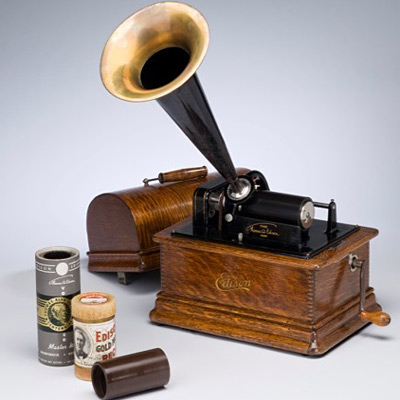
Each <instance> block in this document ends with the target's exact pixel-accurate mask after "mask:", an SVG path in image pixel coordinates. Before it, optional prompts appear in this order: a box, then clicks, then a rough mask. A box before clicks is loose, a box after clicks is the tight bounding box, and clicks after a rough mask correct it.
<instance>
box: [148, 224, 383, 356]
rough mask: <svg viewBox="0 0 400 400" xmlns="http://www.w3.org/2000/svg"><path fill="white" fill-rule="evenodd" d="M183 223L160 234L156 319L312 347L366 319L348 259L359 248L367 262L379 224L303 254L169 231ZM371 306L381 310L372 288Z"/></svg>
mask: <svg viewBox="0 0 400 400" xmlns="http://www.w3.org/2000/svg"><path fill="white" fill-rule="evenodd" d="M185 223H187V221H182V222H180V223H179V224H177V225H175V226H173V227H170V228H167V229H165V230H164V231H162V232H159V233H158V234H156V235H155V240H156V241H157V242H159V243H160V245H161V286H162V287H161V292H160V293H159V294H158V296H157V301H156V306H155V309H154V310H153V311H152V312H151V314H150V318H151V320H152V321H153V322H156V323H160V324H166V325H172V326H177V327H181V328H186V329H190V330H195V331H201V332H208V333H212V334H215V335H219V336H224V337H229V338H234V339H238V340H243V341H248V342H252V343H257V344H261V345H264V346H272V347H277V348H280V349H284V350H290V351H294V352H299V353H303V354H309V355H320V354H323V353H325V352H327V351H328V350H329V349H331V348H332V347H333V346H335V345H336V344H338V343H339V342H341V341H342V340H344V339H345V338H346V337H348V336H349V335H351V334H352V333H354V332H356V331H357V330H358V329H360V328H362V327H363V326H365V325H366V323H367V322H368V321H363V320H361V318H360V317H359V311H360V310H359V302H360V286H359V271H354V272H352V271H351V269H350V265H349V261H348V260H349V254H350V253H352V254H356V255H357V256H358V257H359V258H360V259H363V260H365V262H366V266H367V269H368V268H369V265H368V263H369V241H370V240H371V239H372V238H373V237H375V236H376V235H377V234H378V231H377V230H376V229H371V228H364V227H361V228H360V229H359V231H357V232H355V233H353V234H352V235H350V236H349V237H347V238H346V239H345V240H344V241H343V242H341V243H340V244H339V245H338V246H336V247H335V248H332V249H328V250H325V251H324V252H322V253H320V254H318V255H316V256H315V257H313V258H312V259H309V260H305V259H300V258H295V257H290V256H284V255H279V254H272V253H268V252H263V251H255V250H249V249H246V248H238V247H234V246H227V245H222V244H217V243H211V242H205V241H201V240H195V239H191V238H183V237H177V236H174V235H171V232H173V231H174V230H175V229H178V227H179V226H181V225H183V224H185ZM367 274H368V273H367ZM367 276H368V275H367ZM366 309H367V310H368V311H379V310H380V307H379V306H378V305H377V303H376V300H375V295H374V293H373V289H372V288H368V290H367V296H366Z"/></svg>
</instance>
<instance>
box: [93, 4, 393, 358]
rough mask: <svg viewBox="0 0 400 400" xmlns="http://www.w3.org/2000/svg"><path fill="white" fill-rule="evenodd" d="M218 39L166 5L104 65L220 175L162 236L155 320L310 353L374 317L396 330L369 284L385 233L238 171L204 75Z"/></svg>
mask: <svg viewBox="0 0 400 400" xmlns="http://www.w3.org/2000/svg"><path fill="white" fill-rule="evenodd" d="M208 42H209V31H208V25H207V22H206V20H205V19H204V17H203V16H202V15H201V14H200V13H199V12H198V11H197V10H195V9H194V8H192V7H190V6H188V5H186V4H182V3H175V2H165V3H157V4H154V5H151V6H148V7H146V8H144V9H142V10H140V11H138V12H136V13H135V14H133V15H132V16H130V17H128V18H127V19H126V20H125V21H124V22H123V23H122V24H121V25H120V26H119V27H118V28H117V29H116V30H115V31H114V32H113V34H112V35H111V37H110V38H109V39H108V41H107V43H106V46H105V48H104V51H103V55H102V59H101V78H102V81H103V83H104V85H105V87H106V88H107V89H108V91H109V92H110V93H112V94H113V95H115V96H117V97H119V98H121V99H123V100H127V101H132V102H140V101H146V100H157V101H158V103H159V104H160V105H161V106H162V107H163V108H164V110H165V111H166V112H167V113H168V114H169V115H170V116H171V118H172V119H173V120H174V121H175V122H176V123H177V125H178V126H179V127H180V128H181V129H182V131H183V132H184V133H185V134H186V136H187V137H188V138H189V139H190V140H191V141H192V142H193V144H194V145H195V146H196V147H197V149H198V150H200V152H201V153H202V154H203V155H204V156H205V157H206V158H207V160H208V161H209V162H210V163H211V164H212V165H213V166H214V167H215V169H216V170H217V171H218V172H219V174H220V175H221V176H220V177H219V178H217V179H213V180H209V181H207V182H205V183H203V184H201V185H200V186H199V187H198V188H197V189H196V190H195V192H194V194H193V215H192V217H191V218H189V219H187V220H185V221H183V222H180V223H178V224H177V225H174V226H173V227H170V228H168V229H166V230H164V231H162V232H160V233H158V234H156V235H155V240H156V241H157V242H158V243H159V244H160V246H161V269H162V291H161V292H160V293H159V294H158V299H157V302H156V307H155V309H154V310H153V311H152V313H151V319H152V320H153V321H154V322H158V323H161V324H168V325H173V326H178V327H182V328H187V329H191V330H198V331H203V332H208V333H213V334H217V335H220V336H226V337H231V338H237V339H240V340H244V341H249V342H254V343H259V344H262V345H268V346H274V347H279V348H283V349H287V350H292V351H297V352H301V353H306V354H322V353H323V352H325V351H327V350H329V349H330V348H331V347H333V346H334V345H335V344H337V343H339V342H340V341H341V340H343V339H344V338H345V337H347V336H349V335H350V334H352V333H353V332H355V331H356V330H358V329H360V328H361V327H362V326H364V325H365V324H366V323H367V322H374V323H377V324H378V325H387V323H389V320H390V319H389V316H388V315H387V314H385V313H383V312H381V311H380V307H379V306H378V305H377V303H376V301H375V296H374V293H373V289H372V288H370V287H368V284H367V283H368V267H369V266H368V260H369V241H370V240H371V239H372V238H373V237H374V236H376V235H377V231H376V230H374V229H371V228H364V227H359V226H357V225H350V224H344V223H340V222H338V221H337V205H336V203H335V202H334V200H331V201H330V202H328V203H322V202H315V201H313V200H312V199H311V198H310V197H308V196H298V195H292V194H285V193H279V192H275V191H272V190H271V189H270V188H269V185H268V183H267V180H266V178H265V177H264V175H263V174H262V173H260V172H258V171H250V172H247V173H244V174H243V175H239V176H238V175H237V172H236V170H235V167H234V165H233V163H232V160H231V157H230V155H229V152H228V150H227V147H226V145H225V142H224V139H223V138H222V135H221V133H220V130H219V128H218V126H217V123H216V121H215V119H214V117H213V114H212V112H211V109H210V107H209V105H208V102H207V100H206V97H205V95H204V93H203V90H202V88H201V85H200V83H199V80H198V78H197V76H196V71H197V69H198V67H199V65H200V64H201V62H202V60H203V58H204V56H205V53H206V51H207V47H208ZM282 150H283V149H282ZM316 207H320V208H325V209H327V219H326V220H319V219H316V218H315V216H314V210H315V208H316Z"/></svg>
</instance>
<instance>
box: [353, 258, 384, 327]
mask: <svg viewBox="0 0 400 400" xmlns="http://www.w3.org/2000/svg"><path fill="white" fill-rule="evenodd" d="M349 265H350V270H351V271H352V272H354V271H356V270H357V269H359V270H360V314H359V317H360V319H361V321H366V322H372V323H373V324H375V325H378V326H387V325H389V324H390V315H389V314H387V313H385V312H383V311H375V312H371V311H366V310H365V296H366V291H367V282H366V277H365V261H364V260H359V259H358V257H357V256H356V255H355V254H350V255H349Z"/></svg>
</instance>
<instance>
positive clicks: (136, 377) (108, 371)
mask: <svg viewBox="0 0 400 400" xmlns="http://www.w3.org/2000/svg"><path fill="white" fill-rule="evenodd" d="M169 377H170V369H169V363H168V359H167V356H166V355H165V353H164V352H163V351H162V350H161V349H152V350H147V351H142V352H140V353H135V354H129V355H126V356H122V357H116V358H113V359H111V360H107V361H101V362H97V363H95V364H94V365H93V367H92V384H93V388H94V391H95V392H96V394H97V396H99V397H100V398H101V399H114V398H116V397H120V396H126V395H128V394H133V393H137V392H142V391H144V390H149V389H155V388H158V387H162V386H165V385H166V384H167V383H168V381H169Z"/></svg>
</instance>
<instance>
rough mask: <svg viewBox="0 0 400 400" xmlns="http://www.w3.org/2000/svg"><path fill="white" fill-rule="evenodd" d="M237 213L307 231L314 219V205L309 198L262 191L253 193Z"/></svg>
mask: <svg viewBox="0 0 400 400" xmlns="http://www.w3.org/2000/svg"><path fill="white" fill-rule="evenodd" d="M239 213H240V215H243V216H245V217H250V218H259V219H265V220H267V221H271V222H278V223H283V224H289V225H296V226H299V227H300V228H302V229H308V228H309V227H310V226H311V224H312V221H313V219H314V204H313V202H312V200H311V198H310V197H303V196H296V195H292V194H286V193H277V192H271V191H268V190H263V191H258V192H257V191H256V192H254V194H253V196H252V198H251V199H250V200H248V201H247V202H246V205H245V206H243V207H242V209H241V211H240V212H239Z"/></svg>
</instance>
